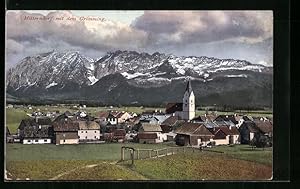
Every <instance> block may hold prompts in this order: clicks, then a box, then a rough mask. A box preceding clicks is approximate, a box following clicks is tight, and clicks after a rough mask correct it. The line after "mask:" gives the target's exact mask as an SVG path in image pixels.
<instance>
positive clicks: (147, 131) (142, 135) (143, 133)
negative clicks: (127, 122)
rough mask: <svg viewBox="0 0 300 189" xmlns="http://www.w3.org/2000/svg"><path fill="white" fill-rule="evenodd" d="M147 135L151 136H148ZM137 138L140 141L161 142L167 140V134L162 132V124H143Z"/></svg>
mask: <svg viewBox="0 0 300 189" xmlns="http://www.w3.org/2000/svg"><path fill="white" fill-rule="evenodd" d="M147 136H149V137H150V138H147ZM154 136H156V138H154ZM137 138H138V140H139V143H160V142H163V141H164V140H167V136H166V135H164V134H162V129H161V127H160V125H158V124H155V125H154V124H149V123H143V124H142V126H141V127H140V128H139V132H138V135H137ZM140 139H141V140H140ZM148 139H149V140H148Z"/></svg>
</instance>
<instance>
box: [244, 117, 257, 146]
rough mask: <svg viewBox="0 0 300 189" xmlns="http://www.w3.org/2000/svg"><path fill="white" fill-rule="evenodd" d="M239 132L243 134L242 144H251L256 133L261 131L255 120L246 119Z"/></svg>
mask: <svg viewBox="0 0 300 189" xmlns="http://www.w3.org/2000/svg"><path fill="white" fill-rule="evenodd" d="M239 132H240V135H241V144H249V143H250V141H251V140H252V139H253V138H254V136H255V134H256V133H259V132H260V131H259V129H258V128H257V127H256V125H255V123H254V122H253V121H244V122H243V124H242V125H241V126H240V127H239Z"/></svg>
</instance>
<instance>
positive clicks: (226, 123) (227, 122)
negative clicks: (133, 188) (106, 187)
mask: <svg viewBox="0 0 300 189" xmlns="http://www.w3.org/2000/svg"><path fill="white" fill-rule="evenodd" d="M214 123H215V125H216V126H218V127H219V126H228V127H229V126H232V127H235V124H234V123H232V121H214Z"/></svg>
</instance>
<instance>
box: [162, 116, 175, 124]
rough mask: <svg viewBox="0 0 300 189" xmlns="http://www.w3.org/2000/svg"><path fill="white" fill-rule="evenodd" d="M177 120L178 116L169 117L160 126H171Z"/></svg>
mask: <svg viewBox="0 0 300 189" xmlns="http://www.w3.org/2000/svg"><path fill="white" fill-rule="evenodd" d="M178 120H179V117H178V116H170V117H168V118H167V119H166V120H165V121H163V122H162V123H161V125H168V126H172V125H174V124H175V123H176V122H177V121H178Z"/></svg>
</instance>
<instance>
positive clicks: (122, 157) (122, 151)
mask: <svg viewBox="0 0 300 189" xmlns="http://www.w3.org/2000/svg"><path fill="white" fill-rule="evenodd" d="M121 160H122V161H124V148H121Z"/></svg>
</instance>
